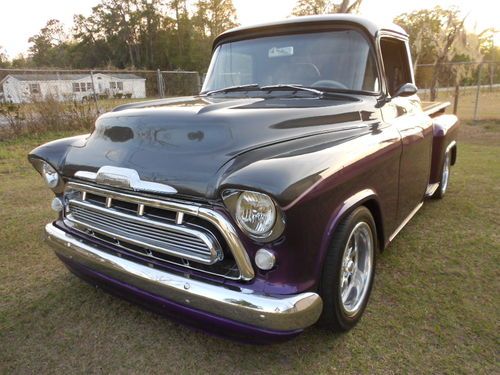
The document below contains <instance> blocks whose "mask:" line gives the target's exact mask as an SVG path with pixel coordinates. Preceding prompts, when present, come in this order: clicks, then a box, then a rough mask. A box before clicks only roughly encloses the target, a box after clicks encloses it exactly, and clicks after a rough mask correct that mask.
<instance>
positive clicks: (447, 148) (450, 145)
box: [445, 141, 457, 154]
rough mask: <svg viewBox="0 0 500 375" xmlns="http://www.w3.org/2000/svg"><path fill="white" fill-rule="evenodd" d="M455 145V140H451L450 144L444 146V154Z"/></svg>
mask: <svg viewBox="0 0 500 375" xmlns="http://www.w3.org/2000/svg"><path fill="white" fill-rule="evenodd" d="M456 145H457V141H451V142H450V144H449V145H448V146H447V147H446V151H445V154H446V153H447V152H449V151H450V150H451V149H452V148H453V147H454V146H456Z"/></svg>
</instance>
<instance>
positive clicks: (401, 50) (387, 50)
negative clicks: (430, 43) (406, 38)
mask: <svg viewBox="0 0 500 375" xmlns="http://www.w3.org/2000/svg"><path fill="white" fill-rule="evenodd" d="M380 49H381V50H382V60H383V61H384V70H385V75H386V78H387V85H388V89H389V94H391V96H394V93H395V92H396V90H397V89H398V88H399V87H400V86H401V85H403V84H405V83H409V82H412V79H411V73H410V72H411V70H410V64H409V60H408V54H407V49H406V44H405V42H403V41H401V40H398V39H392V38H382V39H381V40H380Z"/></svg>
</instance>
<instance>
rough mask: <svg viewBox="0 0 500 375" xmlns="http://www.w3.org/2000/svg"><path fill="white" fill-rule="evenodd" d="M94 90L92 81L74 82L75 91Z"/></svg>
mask: <svg viewBox="0 0 500 375" xmlns="http://www.w3.org/2000/svg"><path fill="white" fill-rule="evenodd" d="M86 91H92V83H91V82H73V92H86Z"/></svg>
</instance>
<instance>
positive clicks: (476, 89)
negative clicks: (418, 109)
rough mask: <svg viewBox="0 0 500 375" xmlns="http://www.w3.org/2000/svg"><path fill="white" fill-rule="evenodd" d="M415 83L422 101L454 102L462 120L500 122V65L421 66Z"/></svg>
mask: <svg viewBox="0 0 500 375" xmlns="http://www.w3.org/2000/svg"><path fill="white" fill-rule="evenodd" d="M415 80H416V84H417V87H418V88H419V95H420V97H421V98H422V100H426V101H434V100H437V101H450V102H451V103H452V109H451V110H452V111H453V113H456V114H458V115H459V116H460V117H461V118H462V119H465V120H473V121H478V120H499V119H500V106H499V105H498V104H499V103H500V61H496V62H494V61H485V62H450V63H443V64H439V65H436V64H418V65H417V66H416V67H415Z"/></svg>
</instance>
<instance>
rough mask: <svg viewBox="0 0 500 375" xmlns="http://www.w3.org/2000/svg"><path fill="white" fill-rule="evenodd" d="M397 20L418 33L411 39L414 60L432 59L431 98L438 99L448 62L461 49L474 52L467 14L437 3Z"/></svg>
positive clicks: (467, 52) (460, 51)
mask: <svg viewBox="0 0 500 375" xmlns="http://www.w3.org/2000/svg"><path fill="white" fill-rule="evenodd" d="M395 22H396V23H399V24H400V25H401V26H402V27H403V28H405V29H406V31H407V32H409V33H410V35H412V33H414V34H413V35H414V37H413V38H412V39H411V41H410V43H411V47H412V50H413V53H414V56H413V57H414V60H415V61H417V62H419V61H420V60H421V59H422V60H423V57H425V59H426V60H427V59H429V60H430V61H431V62H432V64H433V66H434V69H433V72H432V77H431V80H430V99H431V100H435V99H436V96H437V86H438V83H439V78H440V76H442V75H443V73H444V72H445V71H444V70H445V69H444V64H445V63H447V62H450V61H452V60H453V58H454V57H455V56H456V55H457V54H458V53H462V54H469V55H470V54H472V53H473V48H471V49H469V50H468V51H467V43H466V33H465V29H464V22H465V18H464V17H461V15H460V11H459V10H458V9H457V8H455V7H451V8H449V9H443V8H441V7H440V6H436V7H434V8H433V9H430V10H423V11H417V12H413V13H409V14H402V15H400V16H398V17H396V19H395Z"/></svg>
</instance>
